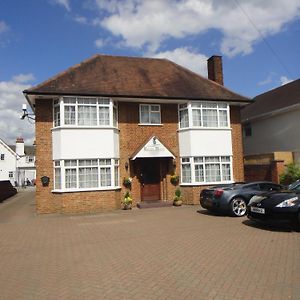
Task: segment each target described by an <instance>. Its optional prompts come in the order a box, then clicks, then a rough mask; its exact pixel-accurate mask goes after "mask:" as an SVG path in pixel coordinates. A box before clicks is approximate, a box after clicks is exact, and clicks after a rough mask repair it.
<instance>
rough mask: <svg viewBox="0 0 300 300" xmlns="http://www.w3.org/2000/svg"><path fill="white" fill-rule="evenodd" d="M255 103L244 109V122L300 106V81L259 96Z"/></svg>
mask: <svg viewBox="0 0 300 300" xmlns="http://www.w3.org/2000/svg"><path fill="white" fill-rule="evenodd" d="M253 101H254V103H252V104H249V105H248V106H246V107H245V108H244V109H242V120H243V121H247V120H248V119H252V118H256V117H259V116H262V115H266V114H269V113H272V112H274V111H276V110H280V109H284V108H287V107H290V106H292V105H296V104H300V79H297V80H295V81H292V82H290V83H288V84H285V85H283V86H280V87H278V88H276V89H273V90H271V91H268V92H266V93H264V94H261V95H258V96H256V97H255V98H254V99H253Z"/></svg>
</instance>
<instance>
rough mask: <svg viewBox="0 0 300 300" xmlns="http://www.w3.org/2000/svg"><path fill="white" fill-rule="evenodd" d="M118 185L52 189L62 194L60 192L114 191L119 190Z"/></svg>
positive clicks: (55, 192)
mask: <svg viewBox="0 0 300 300" xmlns="http://www.w3.org/2000/svg"><path fill="white" fill-rule="evenodd" d="M120 189H121V187H120V186H107V187H102V188H93V189H60V190H55V189H54V190H52V191H51V192H52V193H53V194H62V193H78V192H79V193H81V192H97V191H99V192H103V191H115V190H120Z"/></svg>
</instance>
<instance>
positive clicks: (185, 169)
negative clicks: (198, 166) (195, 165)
mask: <svg viewBox="0 0 300 300" xmlns="http://www.w3.org/2000/svg"><path fill="white" fill-rule="evenodd" d="M182 182H184V183H190V182H192V177H191V165H190V164H183V165H182Z"/></svg>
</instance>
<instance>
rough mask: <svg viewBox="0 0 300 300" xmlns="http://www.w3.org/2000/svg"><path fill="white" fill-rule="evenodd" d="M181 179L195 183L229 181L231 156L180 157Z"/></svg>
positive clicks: (185, 182)
mask: <svg viewBox="0 0 300 300" xmlns="http://www.w3.org/2000/svg"><path fill="white" fill-rule="evenodd" d="M181 181H182V183H183V184H196V185H197V184H207V183H209V184H211V183H223V182H224V183H226V182H231V181H232V162H231V156H201V157H182V158H181Z"/></svg>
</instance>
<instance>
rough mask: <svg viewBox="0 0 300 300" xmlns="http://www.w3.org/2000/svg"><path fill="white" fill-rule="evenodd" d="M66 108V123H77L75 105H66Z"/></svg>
mask: <svg viewBox="0 0 300 300" xmlns="http://www.w3.org/2000/svg"><path fill="white" fill-rule="evenodd" d="M64 109H65V124H66V125H75V106H68V105H65V106H64Z"/></svg>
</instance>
